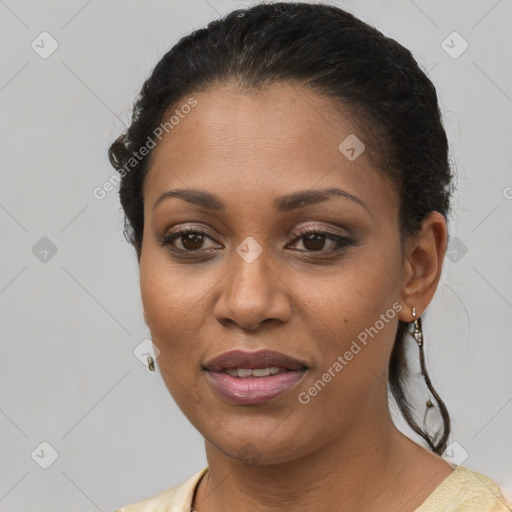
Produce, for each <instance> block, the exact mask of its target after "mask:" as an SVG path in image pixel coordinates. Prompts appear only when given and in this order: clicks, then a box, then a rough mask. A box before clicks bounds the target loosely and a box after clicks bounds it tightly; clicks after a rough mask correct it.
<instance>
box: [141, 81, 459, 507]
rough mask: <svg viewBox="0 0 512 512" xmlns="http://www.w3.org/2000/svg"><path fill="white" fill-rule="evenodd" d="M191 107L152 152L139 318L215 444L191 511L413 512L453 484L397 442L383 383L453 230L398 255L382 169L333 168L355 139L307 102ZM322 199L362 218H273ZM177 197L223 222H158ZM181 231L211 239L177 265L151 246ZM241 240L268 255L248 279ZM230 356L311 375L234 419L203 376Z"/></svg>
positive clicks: (304, 96)
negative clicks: (278, 205) (191, 194)
mask: <svg viewBox="0 0 512 512" xmlns="http://www.w3.org/2000/svg"><path fill="white" fill-rule="evenodd" d="M194 98H195V99H196V100H197V106H196V107H195V108H194V109H192V111H191V112H190V113H189V114H187V116H186V117H185V118H184V119H182V120H180V122H179V124H178V125H177V126H175V127H174V129H173V130H172V131H171V132H170V133H169V134H167V135H166V136H165V137H164V138H163V140H162V141H161V142H160V143H159V145H158V146H157V147H156V149H155V151H154V153H153V160H152V162H151V167H150V171H149V174H148V176H147V178H146V180H145V183H144V191H143V196H144V205H145V206H144V208H145V209H144V216H145V223H144V234H143V245H142V253H141V258H140V261H139V264H140V285H141V293H142V301H143V305H144V314H145V319H146V323H147V325H148V327H149V328H150V331H151V334H152V339H153V342H154V343H155V344H156V345H157V346H158V348H159V349H160V351H161V353H160V356H159V358H158V360H157V364H158V367H159V368H160V371H161V373H162V376H163V379H164V381H165V383H166V386H167V388H168V389H169V391H170V393H171V394H172V396H173V397H174V399H175V400H176V403H177V404H178V406H179V407H180V408H181V410H182V411H183V412H184V414H185V415H186V416H187V418H188V419H189V420H190V422H191V423H192V424H193V425H194V427H196V428H197V429H198V430H199V432H200V433H201V434H202V435H203V436H204V438H205V447H206V454H207V458H208V464H209V468H210V469H209V471H208V472H207V474H206V476H205V477H204V478H203V479H202V481H201V483H200V485H199V487H198V490H197V493H196V496H195V499H194V504H193V506H194V508H195V509H196V510H197V511H199V512H205V511H207V512H216V511H219V512H220V511H225V510H237V511H239V512H243V511H249V510H260V511H267V510H283V509H286V510H291V511H303V510H308V511H309V512H315V511H324V510H339V509H340V506H339V505H340V503H343V510H344V511H352V510H353V511H356V510H358V511H360V510H400V512H408V511H413V510H414V509H415V508H416V507H418V506H419V505H420V504H421V503H422V502H423V501H424V500H425V499H426V497H427V496H428V495H429V494H430V493H431V492H432V490H433V489H434V488H435V487H436V486H437V485H438V484H439V483H440V482H441V481H442V480H443V479H444V478H446V476H448V474H450V473H451V472H452V467H450V466H449V465H448V464H447V463H446V462H444V461H443V460H442V459H441V458H440V457H438V456H437V455H434V454H433V453H431V452H430V451H428V450H426V449H424V448H422V447H420V446H418V445H416V444H415V443H414V442H412V441H411V440H409V439H408V438H407V437H406V436H404V435H403V434H401V433H400V432H399V431H398V430H397V429H396V428H395V427H394V425H393V423H392V421H391V418H390V415H389V411H388V405H387V389H386V381H387V366H388V361H389V357H390V353H391V350H392V346H393V341H394V336H395V332H396V328H397V323H398V320H399V319H400V320H403V321H408V322H410V321H412V319H413V317H412V314H411V308H412V306H415V307H416V308H417V314H418V316H421V314H422V313H423V311H424V310H425V309H426V307H427V305H428V304H429V302H430V301H431V299H432V297H433V294H434V292H435V290H436V287H437V285H438V281H439V278H440V275H441V270H442V262H443V257H444V253H445V251H446V240H447V229H446V223H445V220H444V218H443V216H442V215H441V214H439V213H437V212H432V213H431V214H430V215H429V216H428V218H427V219H425V222H424V224H423V229H422V231H421V233H420V234H419V236H417V237H415V238H414V239H411V240H408V241H407V243H406V245H405V249H404V253H402V251H401V247H400V237H399V224H398V206H399V197H398V194H397V191H396V189H395V186H394V184H393V183H391V182H390V181H389V180H388V179H386V178H385V176H383V175H382V173H379V172H378V170H377V169H375V168H374V167H372V162H371V161H370V159H369V158H368V154H367V152H363V153H362V154H361V155H360V156H359V157H358V158H357V159H356V160H354V161H350V160H348V159H347V158H346V157H345V156H344V155H343V154H342V153H341V152H340V151H339V149H338V145H339V144H340V142H341V141H343V140H344V139H345V138H346V137H347V136H348V135H349V134H351V133H355V134H356V135H357V134H358V131H357V130H356V128H355V127H354V126H353V125H351V124H350V122H349V119H348V118H347V117H343V116H342V115H341V114H335V113H334V111H333V109H332V108H329V107H330V106H331V107H332V105H331V104H330V103H329V100H328V99H326V98H324V97H321V96H319V95H317V94H315V93H314V92H312V91H310V90H308V89H306V88H303V87H300V86H298V85H291V84H277V85H274V86H271V87H270V88H268V89H266V90H264V91H258V92H254V91H252V92H239V91H238V90H237V88H236V86H235V85H234V84H224V85H219V86H217V87H215V88H210V89H209V90H207V91H206V92H202V93H200V94H196V95H194ZM359 138H360V139H361V140H363V138H364V136H363V135H362V134H361V133H359ZM363 142H365V144H370V141H365V140H363ZM330 187H338V188H340V189H343V190H345V191H348V192H350V193H351V194H353V195H355V196H357V197H358V198H360V199H361V200H362V201H363V202H364V203H365V205H366V208H365V207H363V206H361V205H359V204H357V203H356V202H353V201H350V200H348V199H346V198H343V197H331V198H329V199H328V200H326V201H324V202H320V203H317V204H314V205H309V206H304V207H302V208H298V209H296V210H292V211H290V212H279V213H278V212H277V211H276V210H275V208H274V205H273V200H274V199H275V198H277V197H279V196H282V195H285V194H290V193H292V192H296V191H302V190H310V189H323V188H330ZM172 189H200V190H203V191H207V192H210V193H212V194H215V195H216V196H218V198H219V200H221V201H222V202H223V203H224V204H225V209H224V211H220V210H209V209H206V208H204V207H202V206H198V205H194V204H191V203H189V202H186V201H184V200H182V199H180V198H167V199H165V200H163V201H161V202H160V203H159V204H158V205H157V206H156V208H155V209H154V210H153V207H154V204H155V202H156V201H157V199H158V198H159V197H160V195H161V194H162V193H163V192H165V191H167V190H172ZM184 226H192V227H194V228H196V229H198V230H201V231H204V232H205V233H206V236H205V237H204V238H203V242H202V245H201V242H199V243H197V242H196V243H195V244H193V243H191V242H190V241H189V242H188V245H185V244H186V242H184V240H183V238H178V239H176V240H175V241H174V246H175V247H176V249H177V250H179V249H182V251H183V252H185V251H187V249H188V252H187V253H186V254H184V256H182V257H179V256H177V255H175V253H173V252H171V251H170V250H169V247H168V246H167V247H165V246H162V245H161V244H160V242H159V240H158V237H162V236H164V235H166V234H169V233H175V232H177V231H179V230H180V229H182V228H183V227H184ZM299 227H308V228H313V227H314V228H316V229H318V230H320V231H326V232H329V233H332V234H335V235H340V236H346V237H348V238H349V239H350V240H351V241H352V244H351V245H348V246H347V247H345V248H343V249H342V250H340V251H339V252H337V253H332V252H330V250H331V249H332V248H333V247H334V246H335V245H336V244H335V242H333V241H330V240H329V239H325V243H324V245H323V247H322V244H321V243H320V249H319V250H317V251H315V250H314V249H315V246H314V244H313V243H312V242H309V243H308V242H307V241H306V240H305V238H304V236H302V237H301V236H300V234H298V235H296V231H297V228H299ZM248 236H250V237H252V238H254V239H255V240H256V241H257V242H258V244H259V245H260V246H261V248H262V253H261V254H260V255H259V257H258V258H257V259H256V260H255V261H253V262H252V263H247V262H246V261H245V260H244V259H243V258H241V257H240V256H239V254H238V253H237V252H236V248H237V247H238V246H239V245H240V244H241V243H242V242H243V241H244V239H245V238H246V237H248ZM195 247H197V248H198V250H196V251H195V252H194V251H193V250H190V248H195ZM198 253H202V254H203V256H197V255H196V254H198ZM205 253H206V255H205ZM394 303H399V304H401V305H402V309H401V311H400V312H399V313H395V315H394V317H393V318H392V319H391V320H389V321H388V323H385V325H384V327H383V328H382V329H381V330H380V331H379V332H378V334H377V335H375V336H374V337H373V338H369V341H368V344H367V345H366V346H364V348H363V349H362V350H361V351H360V352H359V353H358V354H357V355H356V356H354V358H353V359H352V360H351V361H350V362H349V363H348V364H347V365H346V366H345V367H344V368H343V370H342V371H341V372H339V373H338V374H336V377H335V378H333V379H332V380H331V381H330V382H329V383H328V384H327V385H326V386H325V387H324V388H323V389H322V390H321V392H319V393H318V394H317V396H315V397H314V398H312V399H311V401H310V402H309V403H308V404H307V405H303V404H301V403H300V402H299V400H298V394H299V393H300V392H301V391H307V390H308V388H310V387H311V386H312V385H313V384H314V383H315V381H317V380H318V379H319V378H321V376H322V374H323V373H324V372H325V371H327V369H328V368H329V367H331V366H332V365H333V364H334V362H335V361H336V360H337V357H338V356H339V355H343V354H344V353H345V352H346V351H347V350H348V349H349V347H350V345H351V343H352V341H353V340H355V339H356V338H357V336H358V334H359V333H361V332H362V331H364V330H365V328H368V327H370V326H373V325H375V323H376V321H377V320H378V319H379V318H380V315H381V314H384V313H385V312H386V311H387V310H389V309H390V308H392V305H393V304H394ZM409 341H410V342H411V343H415V342H414V340H413V339H412V338H411V339H410V340H408V342H409ZM234 348H241V349H247V350H256V349H260V348H269V349H273V350H277V351H280V352H284V353H285V354H288V355H291V356H293V357H295V358H297V359H299V360H301V361H304V362H306V364H307V366H308V367H309V370H308V371H307V372H306V375H305V376H304V378H303V380H302V381H301V382H300V383H299V385H298V386H297V387H295V388H294V389H292V390H291V391H289V392H286V393H284V394H282V395H281V396H279V397H277V398H275V399H273V400H271V401H269V402H266V403H263V404H258V405H233V404H230V403H229V402H227V401H225V400H223V399H222V398H221V397H219V396H218V395H217V394H216V393H215V391H214V390H213V388H212V386H211V385H210V384H209V380H208V378H207V377H208V376H207V375H206V374H205V372H204V370H203V369H202V364H203V363H204V362H205V361H206V360H208V359H211V358H212V357H215V356H217V355H219V354H221V353H223V352H225V351H227V350H230V349H234ZM248 452H250V453H251V454H252V456H253V458H252V459H248V458H247V457H246V454H247V453H248Z"/></svg>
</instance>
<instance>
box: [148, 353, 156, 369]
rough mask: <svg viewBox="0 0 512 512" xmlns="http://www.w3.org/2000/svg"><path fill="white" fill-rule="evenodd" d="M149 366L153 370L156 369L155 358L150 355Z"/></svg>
mask: <svg viewBox="0 0 512 512" xmlns="http://www.w3.org/2000/svg"><path fill="white" fill-rule="evenodd" d="M148 368H149V370H150V371H152V372H154V371H155V360H154V359H153V358H152V357H151V356H148Z"/></svg>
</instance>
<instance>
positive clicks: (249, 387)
mask: <svg viewBox="0 0 512 512" xmlns="http://www.w3.org/2000/svg"><path fill="white" fill-rule="evenodd" d="M206 373H207V374H208V375H209V376H210V379H211V382H212V383H213V387H214V388H215V390H216V391H217V392H218V393H219V395H221V396H222V397H223V398H225V399H226V400H228V401H229V402H232V403H234V404H238V405H249V404H260V403H263V402H268V401H269V400H272V399H273V398H276V397H277V396H279V395H281V394H282V393H284V392H285V391H289V390H290V389H291V388H293V387H294V386H295V385H296V384H297V383H298V382H299V381H300V380H301V379H302V376H303V375H304V374H305V373H306V370H300V371H287V372H283V373H278V374H276V375H269V376H268V377H246V378H243V377H233V376H231V375H229V374H228V373H226V372H211V371H207V372H206Z"/></svg>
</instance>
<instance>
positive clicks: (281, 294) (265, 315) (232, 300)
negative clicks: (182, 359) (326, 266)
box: [214, 251, 292, 331]
mask: <svg viewBox="0 0 512 512" xmlns="http://www.w3.org/2000/svg"><path fill="white" fill-rule="evenodd" d="M264 253H265V251H263V253H262V254H260V256H259V257H258V258H257V259H256V260H254V261H252V262H251V263H248V262H247V261H245V260H244V259H243V258H242V257H240V256H239V255H238V254H237V253H234V254H233V258H232V262H230V264H231V267H230V271H229V272H228V273H227V275H226V276H225V277H224V279H222V281H221V283H220V286H221V291H220V294H219V298H218V300H217V302H216V304H215V308H214V315H215V317H216V319H217V320H218V321H219V322H220V323H221V324H222V325H224V326H226V327H228V326H230V325H231V326H232V325H237V326H239V327H241V328H242V329H244V330H248V331H256V330H259V329H264V328H268V327H270V325H272V324H276V325H277V324H281V323H284V322H287V321H288V320H289V319H290V317H291V313H292V307H291V304H290V300H289V289H288V287H287V285H286V284H285V283H284V282H283V280H282V276H279V275H278V273H277V271H276V270H274V269H272V268H271V266H270V262H269V261H268V258H266V257H265V256H264Z"/></svg>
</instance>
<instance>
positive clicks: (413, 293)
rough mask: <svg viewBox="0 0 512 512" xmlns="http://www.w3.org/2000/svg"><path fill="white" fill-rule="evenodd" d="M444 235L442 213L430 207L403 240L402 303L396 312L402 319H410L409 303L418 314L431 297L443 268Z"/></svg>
mask: <svg viewBox="0 0 512 512" xmlns="http://www.w3.org/2000/svg"><path fill="white" fill-rule="evenodd" d="M447 238H448V230H447V227H446V220H445V218H444V216H443V215H442V214H441V213H439V212H436V211H433V212H430V213H429V214H428V215H427V217H425V219H424V220H423V222H422V227H421V230H420V232H419V233H418V234H417V235H415V236H414V237H411V239H409V240H408V241H407V243H406V247H405V254H404V266H403V269H402V289H401V301H402V304H404V305H406V306H405V307H404V308H403V309H402V310H401V311H400V314H399V319H400V320H402V321H403V322H411V321H412V320H413V318H412V308H413V307H415V308H416V310H417V316H418V317H420V316H421V315H422V314H423V312H424V311H425V309H426V308H427V306H428V304H429V303H430V301H431V300H432V297H433V296H434V293H435V291H436V289H437V285H438V283H439V279H440V278H441V272H442V270H443V261H444V255H445V252H446V247H447V244H448V240H447Z"/></svg>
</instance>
